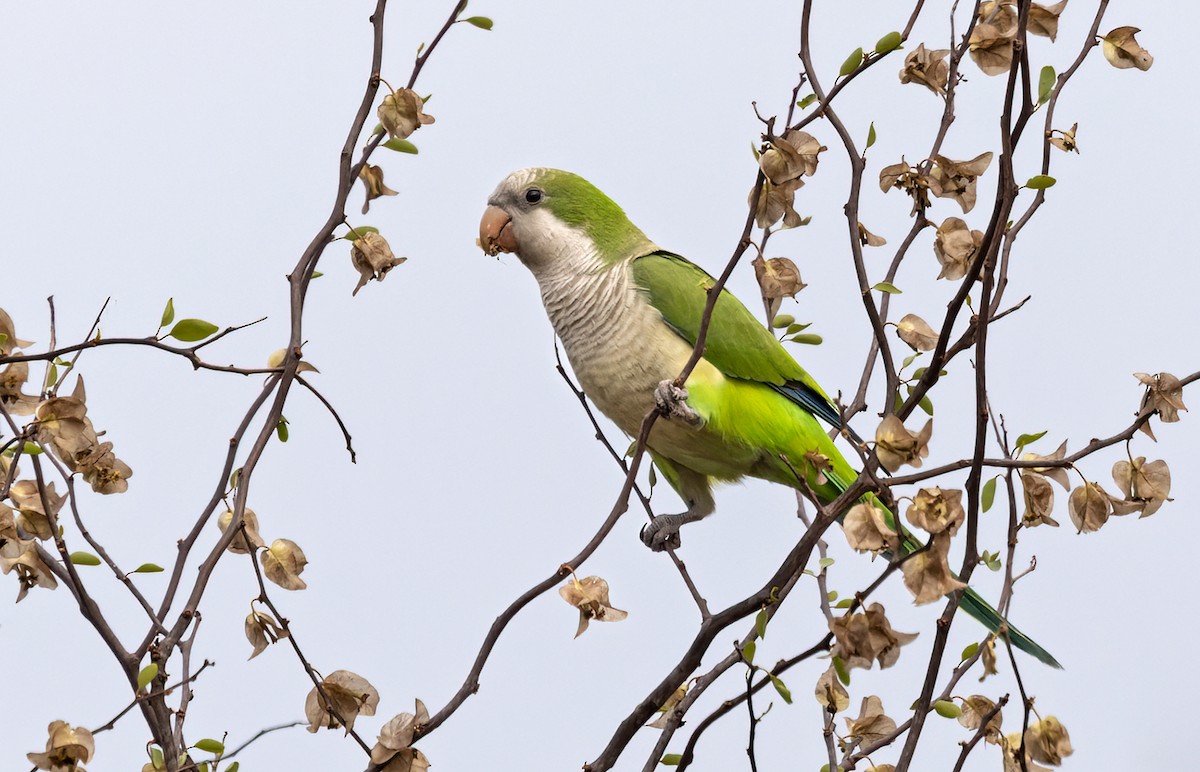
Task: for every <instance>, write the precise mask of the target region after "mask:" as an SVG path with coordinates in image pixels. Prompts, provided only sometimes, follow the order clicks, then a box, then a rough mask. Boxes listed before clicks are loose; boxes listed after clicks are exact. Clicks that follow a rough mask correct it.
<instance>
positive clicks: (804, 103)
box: [796, 94, 817, 110]
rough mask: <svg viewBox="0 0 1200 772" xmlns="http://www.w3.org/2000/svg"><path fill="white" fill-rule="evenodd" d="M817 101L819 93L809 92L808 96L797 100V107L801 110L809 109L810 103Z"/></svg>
mask: <svg viewBox="0 0 1200 772" xmlns="http://www.w3.org/2000/svg"><path fill="white" fill-rule="evenodd" d="M815 101H817V95H816V94H809V95H808V96H806V97H804V98H803V99H801V100H800V101H799V102H797V103H796V107H799V108H800V109H801V110H807V109H808V107H809V105H811V104H812V103H813V102H815Z"/></svg>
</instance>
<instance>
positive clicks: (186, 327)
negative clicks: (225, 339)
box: [167, 319, 219, 343]
mask: <svg viewBox="0 0 1200 772" xmlns="http://www.w3.org/2000/svg"><path fill="white" fill-rule="evenodd" d="M218 329H219V328H218V327H217V325H215V324H213V323H212V322H206V321H204V320H203V319H180V320H179V321H178V322H176V323H175V326H174V327H172V328H171V331H170V332H169V333H167V334H168V335H170V336H171V337H172V338H174V339H175V340H181V341H183V342H184V343H195V342H196V341H198V340H204V339H205V338H207V337H208V336H210V335H212V334H213V333H214V332H216V331H217V330H218Z"/></svg>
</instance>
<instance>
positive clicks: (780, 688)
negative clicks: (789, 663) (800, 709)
mask: <svg viewBox="0 0 1200 772" xmlns="http://www.w3.org/2000/svg"><path fill="white" fill-rule="evenodd" d="M767 675H768V676H770V677H771V686H774V687H775V691H777V692H779V696H780V697H782V698H783V701H784V702H786V703H787V704H788V705H791V704H792V692H791V690H790V689H788V688H787V684H785V683H784V682H783V681H781V680H779V676H777V675H775V674H774V673H767Z"/></svg>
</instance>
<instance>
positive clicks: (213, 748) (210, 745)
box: [192, 737, 225, 755]
mask: <svg viewBox="0 0 1200 772" xmlns="http://www.w3.org/2000/svg"><path fill="white" fill-rule="evenodd" d="M192 747H193V748H196V749H198V750H202V751H204V752H205V753H213V754H217V755H220V754H222V753H224V752H225V743H223V742H220V741H218V740H214V739H212V738H211V737H205V738H204V739H203V740H200V741H198V742H197V743H196V744H195V745H193V746H192Z"/></svg>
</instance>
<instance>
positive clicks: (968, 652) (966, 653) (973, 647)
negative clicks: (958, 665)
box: [959, 641, 979, 662]
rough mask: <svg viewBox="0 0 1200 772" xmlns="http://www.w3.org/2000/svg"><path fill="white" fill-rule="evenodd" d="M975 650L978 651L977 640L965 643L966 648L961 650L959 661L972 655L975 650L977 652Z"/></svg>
mask: <svg viewBox="0 0 1200 772" xmlns="http://www.w3.org/2000/svg"><path fill="white" fill-rule="evenodd" d="M977 651H979V642H978V641H976V642H975V643H969V644H967V648H965V649H963V650H962V658H961V659H959V662H966V661H967V660H968V659H970V658H971V657H974V656H975V652H977Z"/></svg>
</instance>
